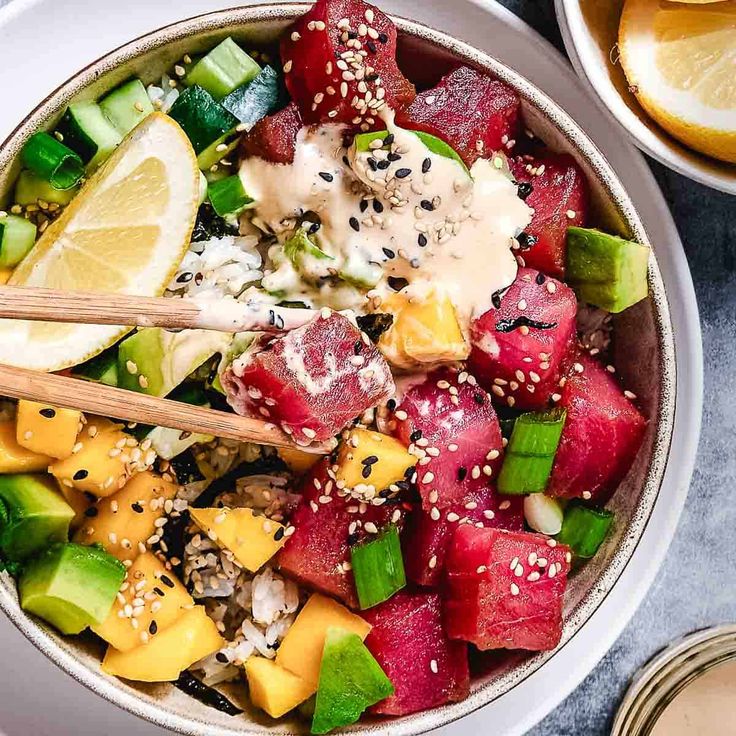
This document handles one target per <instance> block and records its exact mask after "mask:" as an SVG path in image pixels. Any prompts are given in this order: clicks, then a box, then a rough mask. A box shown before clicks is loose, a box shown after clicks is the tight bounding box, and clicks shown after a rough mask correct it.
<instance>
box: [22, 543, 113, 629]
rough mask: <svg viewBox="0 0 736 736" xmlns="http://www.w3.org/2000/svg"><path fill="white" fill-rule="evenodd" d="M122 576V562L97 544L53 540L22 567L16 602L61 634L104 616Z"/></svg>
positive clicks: (106, 614) (100, 621)
mask: <svg viewBox="0 0 736 736" xmlns="http://www.w3.org/2000/svg"><path fill="white" fill-rule="evenodd" d="M124 579H125V565H123V563H122V562H120V560H118V559H116V558H115V557H113V556H112V555H110V554H108V553H107V552H105V551H104V550H103V549H102V548H101V547H96V546H92V547H85V546H82V545H81V544H72V543H68V542H67V543H65V544H55V545H53V546H51V547H49V548H48V549H47V550H45V551H44V552H43V554H41V555H40V556H39V557H38V558H37V559H35V560H33V561H32V562H31V563H30V564H29V565H27V566H26V568H25V570H24V571H23V573H22V575H21V577H20V580H19V581H18V591H19V594H20V605H21V607H22V608H23V610H24V611H28V612H29V613H33V614H35V615H36V616H38V617H39V618H42V619H43V620H44V621H47V622H48V623H50V624H51V625H52V626H55V627H56V628H57V629H58V630H59V631H61V633H62V634H78V633H79V632H80V631H82V630H84V629H86V628H87V627H88V626H94V625H96V624H101V623H102V622H103V621H104V620H105V619H106V618H107V616H108V614H109V613H110V609H111V608H112V604H113V602H114V601H115V596H116V595H117V592H118V590H120V586H121V585H122V582H123V580H124Z"/></svg>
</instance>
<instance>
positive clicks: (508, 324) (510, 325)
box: [496, 317, 557, 332]
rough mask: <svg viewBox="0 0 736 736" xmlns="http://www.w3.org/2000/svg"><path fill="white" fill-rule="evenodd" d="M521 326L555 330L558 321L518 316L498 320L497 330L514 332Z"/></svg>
mask: <svg viewBox="0 0 736 736" xmlns="http://www.w3.org/2000/svg"><path fill="white" fill-rule="evenodd" d="M519 327H533V328H534V329H535V330H553V329H554V328H555V327H557V322H537V320H535V319H529V317H517V318H516V319H500V320H498V322H496V332H513V331H514V330H518V329H519Z"/></svg>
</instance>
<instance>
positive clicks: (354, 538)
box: [347, 534, 360, 546]
mask: <svg viewBox="0 0 736 736" xmlns="http://www.w3.org/2000/svg"><path fill="white" fill-rule="evenodd" d="M358 539H360V537H358V535H357V534H348V538H347V543H348V546H352V545H354V544H355V543H356V542H357V541H358Z"/></svg>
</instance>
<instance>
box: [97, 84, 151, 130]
mask: <svg viewBox="0 0 736 736" xmlns="http://www.w3.org/2000/svg"><path fill="white" fill-rule="evenodd" d="M100 108H101V109H102V112H103V113H104V114H105V115H106V116H107V119H108V120H109V121H110V122H111V123H112V124H113V126H114V127H115V129H116V130H117V131H118V132H119V133H120V134H121V135H123V136H125V135H128V133H130V131H131V130H133V128H135V127H136V125H138V123H140V122H141V120H143V119H144V118H146V117H147V116H148V115H150V114H151V113H152V112H153V105H152V104H151V100H150V98H149V97H148V92H146V88H145V87H144V86H143V82H141V80H140V79H131V80H129V81H127V82H125V83H124V84H121V85H120V86H119V87H117V88H116V89H114V90H113V91H112V92H110V93H108V94H107V95H105V97H103V98H102V99H101V100H100Z"/></svg>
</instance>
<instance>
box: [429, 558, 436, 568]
mask: <svg viewBox="0 0 736 736" xmlns="http://www.w3.org/2000/svg"><path fill="white" fill-rule="evenodd" d="M428 564H429V569H430V570H434V568H435V567H437V555H432V556H431V557H430V558H429V563H428Z"/></svg>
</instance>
